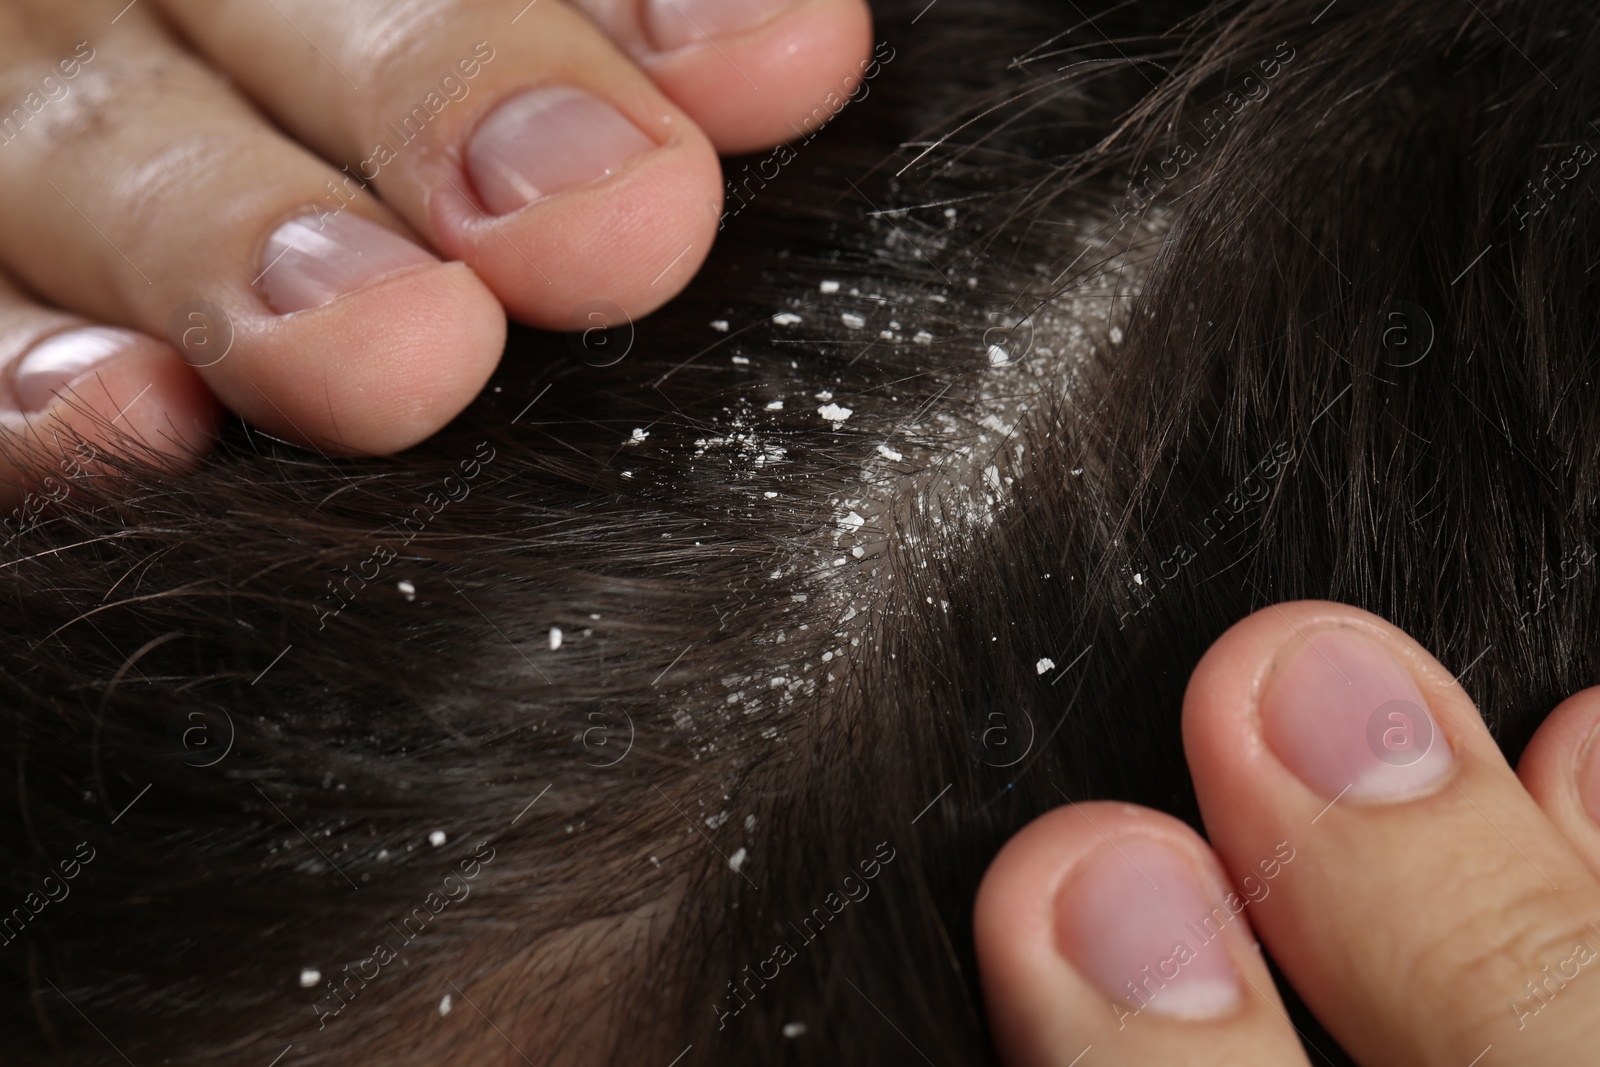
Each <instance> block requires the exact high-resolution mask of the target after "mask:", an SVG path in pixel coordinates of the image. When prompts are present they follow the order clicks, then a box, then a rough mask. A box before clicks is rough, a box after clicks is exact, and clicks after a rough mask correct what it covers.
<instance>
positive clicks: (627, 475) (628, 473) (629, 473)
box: [622, 471, 633, 478]
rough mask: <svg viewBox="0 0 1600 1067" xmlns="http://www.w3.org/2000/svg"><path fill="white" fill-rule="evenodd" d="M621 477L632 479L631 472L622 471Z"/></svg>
mask: <svg viewBox="0 0 1600 1067" xmlns="http://www.w3.org/2000/svg"><path fill="white" fill-rule="evenodd" d="M622 476H623V477H624V478H632V477H633V472H632V471H623V472H622Z"/></svg>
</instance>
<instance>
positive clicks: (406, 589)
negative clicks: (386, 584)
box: [394, 580, 417, 600]
mask: <svg viewBox="0 0 1600 1067" xmlns="http://www.w3.org/2000/svg"><path fill="white" fill-rule="evenodd" d="M394 587H395V588H396V589H398V590H400V595H401V596H403V597H405V598H406V599H407V600H415V599H417V587H416V586H414V585H412V584H411V583H410V582H407V581H404V580H401V581H398V582H396V583H394Z"/></svg>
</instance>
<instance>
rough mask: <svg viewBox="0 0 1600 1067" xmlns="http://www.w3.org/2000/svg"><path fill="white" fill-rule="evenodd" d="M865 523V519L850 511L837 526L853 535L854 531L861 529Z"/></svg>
mask: <svg viewBox="0 0 1600 1067" xmlns="http://www.w3.org/2000/svg"><path fill="white" fill-rule="evenodd" d="M866 521H867V520H866V519H863V518H862V517H861V516H860V515H857V514H856V513H855V512H853V511H852V512H851V513H850V514H848V515H846V516H845V517H844V518H842V519H840V520H839V525H840V526H843V527H844V528H845V529H846V530H849V531H850V532H851V533H854V532H855V531H857V530H859V529H861V527H862V526H864V525H865V524H866Z"/></svg>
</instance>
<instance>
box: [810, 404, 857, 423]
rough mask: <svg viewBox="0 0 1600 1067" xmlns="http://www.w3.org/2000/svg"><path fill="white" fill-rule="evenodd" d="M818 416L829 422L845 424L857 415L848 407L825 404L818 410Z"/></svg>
mask: <svg viewBox="0 0 1600 1067" xmlns="http://www.w3.org/2000/svg"><path fill="white" fill-rule="evenodd" d="M817 414H818V415H821V416H822V417H823V418H825V419H827V420H828V421H829V422H843V421H844V420H846V419H848V418H849V417H850V416H851V415H853V414H855V413H854V412H853V411H851V410H850V409H849V408H847V407H840V406H839V405H838V404H824V405H822V406H821V407H820V408H818V409H817Z"/></svg>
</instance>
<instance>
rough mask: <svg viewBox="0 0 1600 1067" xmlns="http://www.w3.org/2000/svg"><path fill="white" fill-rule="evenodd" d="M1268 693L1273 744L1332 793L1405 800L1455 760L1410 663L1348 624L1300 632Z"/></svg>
mask: <svg viewBox="0 0 1600 1067" xmlns="http://www.w3.org/2000/svg"><path fill="white" fill-rule="evenodd" d="M1280 655H1281V656H1283V658H1284V660H1285V662H1283V663H1282V664H1281V665H1279V667H1278V669H1277V671H1276V673H1275V674H1274V675H1273V677H1272V678H1271V679H1269V680H1268V682H1267V686H1266V692H1265V693H1264V694H1263V695H1262V698H1261V719H1262V729H1263V731H1264V732H1265V734H1266V740H1267V745H1268V747H1269V748H1271V749H1272V751H1273V753H1274V754H1276V755H1277V757H1278V759H1280V760H1282V761H1283V763H1284V765H1285V766H1287V767H1288V768H1289V770H1290V771H1292V772H1294V775H1295V776H1296V777H1297V778H1299V779H1300V780H1301V781H1302V782H1304V783H1305V784H1306V785H1308V786H1310V787H1311V788H1312V789H1313V790H1315V791H1316V792H1317V793H1319V794H1320V795H1322V796H1323V797H1326V798H1327V799H1329V800H1333V799H1335V798H1339V797H1348V798H1350V799H1352V800H1400V799H1403V798H1405V797H1408V796H1414V795H1416V794H1418V793H1423V792H1426V791H1427V790H1428V789H1429V788H1430V787H1431V786H1433V785H1434V784H1435V783H1436V782H1438V781H1440V780H1441V779H1443V778H1444V777H1445V776H1446V775H1448V774H1449V773H1450V771H1451V768H1452V767H1454V766H1455V756H1454V755H1453V754H1452V753H1451V751H1450V742H1449V741H1448V740H1446V739H1445V737H1444V735H1443V733H1441V732H1440V730H1439V724H1438V722H1437V721H1435V719H1434V717H1433V713H1432V712H1431V711H1430V710H1429V708H1428V701H1427V699H1426V698H1424V697H1423V695H1422V692H1421V690H1419V689H1418V688H1417V683H1416V682H1415V681H1414V680H1413V679H1412V677H1411V672H1410V671H1409V670H1407V669H1406V667H1405V665H1404V664H1402V663H1401V662H1400V660H1399V659H1397V658H1396V657H1395V656H1394V655H1393V654H1392V653H1391V652H1390V651H1389V650H1388V649H1387V648H1385V647H1384V645H1383V644H1381V643H1380V642H1379V641H1377V640H1376V639H1374V638H1371V637H1368V636H1366V635H1365V634H1362V633H1358V632H1357V631H1355V630H1353V629H1349V628H1327V629H1322V630H1316V631H1313V632H1312V633H1311V634H1310V635H1309V636H1296V637H1294V638H1293V640H1292V641H1291V642H1290V644H1289V645H1287V646H1286V647H1285V649H1284V650H1283V651H1282V652H1281V653H1280Z"/></svg>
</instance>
